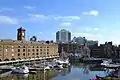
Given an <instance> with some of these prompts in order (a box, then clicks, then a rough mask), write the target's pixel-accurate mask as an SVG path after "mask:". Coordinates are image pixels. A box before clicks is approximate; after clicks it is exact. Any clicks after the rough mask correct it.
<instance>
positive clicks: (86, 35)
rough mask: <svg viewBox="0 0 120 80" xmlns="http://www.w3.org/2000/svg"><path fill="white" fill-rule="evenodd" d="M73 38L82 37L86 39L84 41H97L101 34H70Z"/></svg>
mask: <svg viewBox="0 0 120 80" xmlns="http://www.w3.org/2000/svg"><path fill="white" fill-rule="evenodd" d="M72 34H73V36H77V37H78V36H82V37H86V39H90V40H98V38H100V37H102V35H101V34H92V33H72Z"/></svg>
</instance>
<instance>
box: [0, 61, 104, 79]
mask: <svg viewBox="0 0 120 80" xmlns="http://www.w3.org/2000/svg"><path fill="white" fill-rule="evenodd" d="M89 68H90V65H84V64H78V63H75V64H73V65H72V66H70V67H69V68H66V69H64V70H50V71H46V72H45V74H44V71H39V72H37V74H25V75H21V74H9V75H8V74H7V75H6V76H1V77H0V80H89V79H90V78H91V77H94V76H95V75H96V74H99V75H100V76H104V75H105V74H104V73H106V72H104V71H91V70H90V69H89Z"/></svg>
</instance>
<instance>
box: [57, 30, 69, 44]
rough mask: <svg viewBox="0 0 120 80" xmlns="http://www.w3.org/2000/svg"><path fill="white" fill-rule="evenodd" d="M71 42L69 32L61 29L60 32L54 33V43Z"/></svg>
mask: <svg viewBox="0 0 120 80" xmlns="http://www.w3.org/2000/svg"><path fill="white" fill-rule="evenodd" d="M70 41H71V32H69V31H67V30H65V29H62V30H61V31H58V32H56V42H58V43H59V42H60V43H68V42H70Z"/></svg>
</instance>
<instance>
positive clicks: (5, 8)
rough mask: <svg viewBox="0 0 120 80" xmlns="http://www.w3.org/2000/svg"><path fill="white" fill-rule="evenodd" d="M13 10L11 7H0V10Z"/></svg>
mask: <svg viewBox="0 0 120 80" xmlns="http://www.w3.org/2000/svg"><path fill="white" fill-rule="evenodd" d="M13 10H14V9H13V8H7V7H4V8H2V9H1V11H13Z"/></svg>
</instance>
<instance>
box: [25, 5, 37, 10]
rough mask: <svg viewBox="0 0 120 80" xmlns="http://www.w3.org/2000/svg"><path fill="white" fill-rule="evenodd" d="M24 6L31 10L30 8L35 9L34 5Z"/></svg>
mask: <svg viewBox="0 0 120 80" xmlns="http://www.w3.org/2000/svg"><path fill="white" fill-rule="evenodd" d="M24 8H25V9H29V10H31V9H35V8H36V7H34V6H24Z"/></svg>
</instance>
